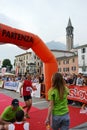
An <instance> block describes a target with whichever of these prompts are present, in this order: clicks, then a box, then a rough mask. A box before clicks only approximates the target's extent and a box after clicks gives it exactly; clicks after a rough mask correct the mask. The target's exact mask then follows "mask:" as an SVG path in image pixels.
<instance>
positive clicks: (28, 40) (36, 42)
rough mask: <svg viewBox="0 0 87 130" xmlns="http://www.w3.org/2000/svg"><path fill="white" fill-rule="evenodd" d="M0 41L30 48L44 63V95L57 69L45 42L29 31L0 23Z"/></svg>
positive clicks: (53, 57) (25, 48)
mask: <svg viewBox="0 0 87 130" xmlns="http://www.w3.org/2000/svg"><path fill="white" fill-rule="evenodd" d="M0 43H1V44H7V43H10V44H14V45H16V46H18V47H20V48H22V49H24V50H27V49H29V48H31V49H32V50H33V51H34V52H35V53H36V55H37V56H38V57H39V58H40V59H41V60H42V61H43V63H44V77H45V95H46V99H47V93H48V90H49V88H50V87H51V76H52V74H53V73H55V72H57V71H58V66H57V62H56V58H55V56H54V55H53V53H52V52H51V51H50V50H49V49H48V47H47V46H46V44H45V43H44V42H43V41H42V40H41V39H40V38H39V37H38V36H37V35H34V34H32V33H30V32H25V31H22V30H19V29H16V28H12V27H10V26H7V25H4V24H0Z"/></svg>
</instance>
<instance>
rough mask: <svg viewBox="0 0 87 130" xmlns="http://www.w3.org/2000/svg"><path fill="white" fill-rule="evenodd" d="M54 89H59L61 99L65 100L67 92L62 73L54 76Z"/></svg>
mask: <svg viewBox="0 0 87 130" xmlns="http://www.w3.org/2000/svg"><path fill="white" fill-rule="evenodd" d="M52 88H56V89H58V93H59V97H60V99H63V95H64V91H65V82H64V79H63V76H62V74H61V73H55V74H53V76H52Z"/></svg>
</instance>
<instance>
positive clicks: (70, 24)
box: [68, 17, 72, 27]
mask: <svg viewBox="0 0 87 130" xmlns="http://www.w3.org/2000/svg"><path fill="white" fill-rule="evenodd" d="M70 26H72V23H71V19H70V17H69V21H68V27H70Z"/></svg>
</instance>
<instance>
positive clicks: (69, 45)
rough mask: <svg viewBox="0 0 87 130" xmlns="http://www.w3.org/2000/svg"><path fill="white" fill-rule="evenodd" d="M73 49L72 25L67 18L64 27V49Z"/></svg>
mask: <svg viewBox="0 0 87 130" xmlns="http://www.w3.org/2000/svg"><path fill="white" fill-rule="evenodd" d="M71 49H73V26H72V23H71V20H70V18H69V21H68V25H67V27H66V50H68V51H70V50H71Z"/></svg>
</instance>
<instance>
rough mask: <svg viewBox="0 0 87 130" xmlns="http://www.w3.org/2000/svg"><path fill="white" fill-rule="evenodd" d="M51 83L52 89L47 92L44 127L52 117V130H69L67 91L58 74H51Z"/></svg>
mask: <svg viewBox="0 0 87 130" xmlns="http://www.w3.org/2000/svg"><path fill="white" fill-rule="evenodd" d="M51 82H52V83H51V85H52V87H51V89H50V90H49V92H48V100H49V107H48V114H47V118H46V125H47V124H50V118H51V116H52V122H51V123H52V129H53V130H59V129H60V130H69V123H70V117H69V109H68V103H67V95H68V94H69V90H68V88H67V87H66V86H65V82H64V79H63V77H62V75H61V74H60V73H55V74H53V76H52V81H51Z"/></svg>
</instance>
